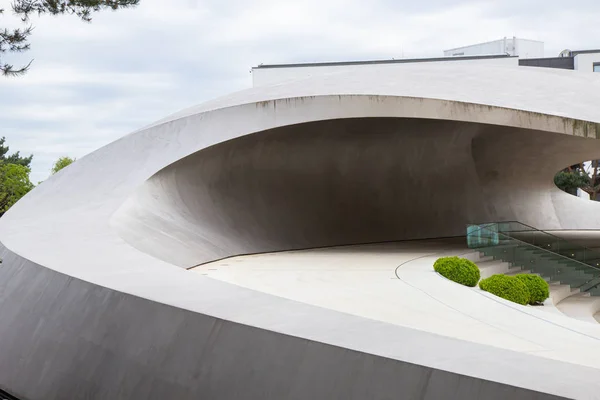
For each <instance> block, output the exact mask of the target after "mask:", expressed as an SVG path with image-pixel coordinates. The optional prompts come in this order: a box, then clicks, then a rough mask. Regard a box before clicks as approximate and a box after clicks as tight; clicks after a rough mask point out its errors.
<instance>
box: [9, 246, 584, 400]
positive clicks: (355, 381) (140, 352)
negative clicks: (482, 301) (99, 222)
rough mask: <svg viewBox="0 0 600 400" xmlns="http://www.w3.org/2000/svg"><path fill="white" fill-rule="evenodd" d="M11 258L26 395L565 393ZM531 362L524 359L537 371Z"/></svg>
mask: <svg viewBox="0 0 600 400" xmlns="http://www.w3.org/2000/svg"><path fill="white" fill-rule="evenodd" d="M0 255H1V256H2V259H3V263H2V267H1V268H0V313H1V314H2V318H0V354H2V357H0V388H1V389H4V390H6V391H8V392H9V393H11V394H13V395H15V396H18V397H19V398H21V399H23V400H37V399H39V400H63V399H111V400H121V399H123V400H129V399H148V400H151V399H156V400H162V399H177V400H188V399H223V400H225V399H226V400H234V399H244V400H270V399H272V400H280V399H289V400H293V399H297V400H303V399H322V400H335V399H339V400H347V399H356V400H362V399H366V398H368V399H374V400H378V399H381V400H383V399H392V398H398V397H401V398H405V399H431V400H435V399H439V398H442V397H443V398H445V399H456V400H459V399H460V400H462V399H477V398H486V399H498V400H501V399H505V398H511V399H519V400H540V399H559V398H561V397H558V396H552V395H548V394H543V393H539V392H535V391H532V390H527V389H523V388H519V387H514V386H510V385H507V384H502V383H497V382H490V381H486V380H484V379H479V378H474V377H469V376H464V375H460V374H455V373H451V372H447V371H444V370H440V369H436V368H430V367H424V366H420V365H415V364H412V363H409V362H402V361H399V360H393V359H389V358H385V357H380V356H375V355H372V354H367V353H365V352H360V351H353V350H350V349H347V348H343V347H339V346H333V345H330V344H325V343H320V342H317V341H313V340H306V339H303V338H300V337H294V336H288V335H284V334H280V333H277V332H274V331H269V330H263V329H257V328H254V327H251V326H248V325H242V324H237V323H234V322H231V321H226V320H221V319H218V318H214V317H212V316H209V315H203V314H199V313H193V312H190V311H185V310H182V309H178V308H174V307H169V306H166V305H164V304H160V303H156V302H151V301H148V300H145V299H141V298H139V297H135V296H131V295H128V294H125V293H121V292H117V291H114V290H110V289H107V288H105V287H100V286H97V285H93V284H90V283H87V282H84V281H81V280H78V279H73V278H72V277H70V276H67V275H63V274H60V273H56V272H54V271H52V270H49V269H47V268H44V267H42V266H39V265H36V264H34V263H32V262H30V261H28V260H25V259H23V258H21V257H19V256H17V255H15V254H13V253H11V252H9V251H7V250H6V249H4V248H3V249H2V250H1V251H0ZM222 286H223V287H222V289H224V288H226V287H227V286H231V285H222ZM246 292H251V291H246ZM271 297H272V296H271ZM277 302H281V303H283V305H284V306H285V308H286V309H287V313H288V316H291V317H296V318H299V319H300V320H302V319H304V318H305V317H302V315H305V316H306V315H307V311H311V309H312V311H313V312H316V313H317V314H319V313H323V315H322V317H323V318H324V319H323V324H322V325H323V326H327V325H329V323H328V322H327V321H328V320H330V321H332V322H333V323H337V324H341V326H344V325H345V324H344V323H343V322H342V321H340V320H337V318H336V317H335V316H336V315H338V314H339V313H333V312H327V311H321V310H318V309H317V308H316V307H308V309H306V307H303V306H302V305H299V304H298V303H294V302H291V301H286V300H283V299H280V298H276V297H272V299H271V306H275V305H276V303H277ZM299 306H300V307H301V308H304V311H303V312H297V311H298V307H299ZM275 314H277V312H275ZM314 315H316V314H314V313H313V316H314ZM282 316H283V315H282ZM346 329H351V328H350V327H346ZM379 329H380V330H386V329H385V328H384V327H383V326H381V324H379ZM389 333H390V334H392V335H394V336H393V337H394V340H395V343H398V340H400V343H403V345H405V346H415V347H417V348H418V347H420V346H423V345H425V346H428V347H427V349H428V351H431V352H435V351H437V352H441V351H457V352H461V353H462V354H463V355H464V354H469V353H470V352H471V351H474V350H477V346H475V348H474V347H471V346H470V345H469V344H468V343H466V342H461V341H458V340H451V339H445V340H442V341H441V342H440V341H439V338H438V337H437V335H432V334H427V333H424V332H418V331H412V330H410V329H406V328H400V327H397V329H394V332H389ZM400 338H403V339H400ZM436 342H437V344H435V343H436ZM388 347H396V344H394V343H389V345H388ZM479 347H481V349H480V351H479V352H478V356H477V358H476V359H475V360H473V362H483V361H484V360H489V361H492V362H491V364H496V363H495V362H494V361H493V360H496V359H501V358H502V355H503V354H504V355H507V354H510V353H511V352H507V351H501V350H494V349H491V352H490V349H489V348H488V347H486V346H479ZM434 349H437V350H434ZM523 357H525V358H522V359H520V358H519V357H517V358H515V359H514V362H515V363H519V364H521V365H525V364H527V363H528V361H527V359H526V356H523ZM545 362H546V363H548V364H547V365H550V366H554V364H556V367H557V368H559V370H560V369H561V368H562V369H564V368H565V367H564V366H561V365H563V364H560V363H555V362H553V361H551V360H548V361H545ZM534 365H537V364H534ZM540 367H541V368H544V367H542V366H541V365H540ZM495 368H497V369H502V368H503V367H502V366H501V365H496V366H495ZM589 370H590V371H588V372H586V371H583V370H581V371H580V372H583V373H589V372H591V369H589ZM564 373H566V370H565V371H564Z"/></svg>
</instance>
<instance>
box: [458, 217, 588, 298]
mask: <svg viewBox="0 0 600 400" xmlns="http://www.w3.org/2000/svg"><path fill="white" fill-rule="evenodd" d="M467 243H468V245H469V247H470V248H473V249H477V250H478V251H479V252H480V253H482V256H483V257H484V258H482V259H481V260H480V263H479V266H480V269H481V270H482V277H487V276H491V275H493V274H495V273H504V274H509V275H512V274H516V273H533V274H537V275H539V276H541V277H542V278H544V279H545V280H546V281H548V282H549V283H550V284H551V286H552V285H554V286H555V288H556V289H560V290H558V291H557V293H564V295H565V297H568V296H569V295H570V293H569V292H568V291H567V290H566V289H564V287H566V286H567V285H568V287H570V289H571V292H575V291H577V292H581V294H582V295H586V296H587V295H591V296H600V252H597V251H595V250H592V249H589V248H586V247H583V246H579V245H577V244H575V243H572V242H568V241H566V240H564V239H562V238H559V237H557V236H555V235H552V234H550V233H548V232H544V231H541V230H539V229H536V228H534V227H531V226H528V225H525V224H523V223H520V222H514V221H510V222H495V223H485V224H478V225H469V226H468V227H467ZM560 297H562V294H561V295H560ZM563 298H564V297H563ZM556 300H558V299H556ZM556 300H555V301H556ZM561 300H562V299H561ZM558 301H560V300H558Z"/></svg>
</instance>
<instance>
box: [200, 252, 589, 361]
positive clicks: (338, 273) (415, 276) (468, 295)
mask: <svg viewBox="0 0 600 400" xmlns="http://www.w3.org/2000/svg"><path fill="white" fill-rule="evenodd" d="M469 252H470V250H469V249H467V248H466V247H465V245H464V242H463V240H451V241H448V240H437V241H410V242H401V243H390V244H378V245H365V246H349V247H337V248H328V249H317V250H304V251H290V252H281V253H269V254H260V255H250V256H240V257H233V258H229V259H225V260H222V261H218V262H214V263H209V264H205V265H203V266H201V267H197V268H195V269H193V270H192V271H194V272H196V273H201V274H204V275H206V276H208V277H210V278H213V279H217V280H221V281H225V282H229V283H234V284H236V285H240V286H243V287H247V288H250V289H253V290H257V291H261V292H265V293H269V294H273V295H276V296H280V297H285V298H288V299H292V300H295V301H299V302H303V303H308V304H311V305H316V306H320V307H324V308H328V309H333V310H336V311H341V312H345V313H349V314H354V315H358V316H361V317H366V318H370V319H375V320H379V321H384V322H387V323H392V324H396V325H401V326H406V327H410V328H414V329H418V330H422V331H427V332H432V333H436V334H439V335H443V336H449V337H452V338H458V339H462V340H467V341H471V342H476V343H481V344H486V345H490V346H494V347H500V348H504V349H509V350H514V351H518V352H525V353H532V354H536V355H538V356H542V357H547V358H552V359H557V360H562V361H568V362H574V363H579V364H583V365H587V366H591V367H600V346H599V345H600V325H598V324H593V323H589V322H584V321H580V320H576V319H573V318H570V317H567V316H565V315H562V314H561V313H560V312H558V311H557V310H556V309H553V307H552V305H551V303H550V304H548V305H546V306H544V307H530V306H527V307H525V306H519V305H517V304H514V303H511V302H508V301H504V300H502V299H499V298H497V297H495V296H492V295H490V294H488V293H486V292H483V291H481V290H479V289H478V288H467V287H465V286H461V285H458V284H455V283H454V282H451V281H448V280H446V279H445V278H443V277H441V276H439V275H438V274H436V273H435V272H434V271H433V268H432V264H433V262H434V260H435V259H436V258H437V257H440V256H443V255H451V254H457V255H460V254H463V255H467V254H468V253H469ZM551 308H552V309H551ZM549 311H550V312H549Z"/></svg>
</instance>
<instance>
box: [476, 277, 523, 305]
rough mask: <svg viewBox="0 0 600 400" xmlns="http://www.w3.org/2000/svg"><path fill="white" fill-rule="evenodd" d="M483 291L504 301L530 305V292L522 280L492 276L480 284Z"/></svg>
mask: <svg viewBox="0 0 600 400" xmlns="http://www.w3.org/2000/svg"><path fill="white" fill-rule="evenodd" d="M479 287H480V288H481V290H485V291H486V292H490V293H491V294H495V295H496V296H498V297H502V298H503V299H506V300H510V301H513V302H515V303H518V304H522V305H525V304H527V303H529V290H528V289H527V286H526V285H525V284H524V283H523V281H522V280H521V279H517V278H515V277H514V276H506V275H492V276H490V277H489V278H486V279H482V280H481V282H479Z"/></svg>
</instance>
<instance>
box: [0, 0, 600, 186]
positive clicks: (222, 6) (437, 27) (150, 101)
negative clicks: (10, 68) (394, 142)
mask: <svg viewBox="0 0 600 400" xmlns="http://www.w3.org/2000/svg"><path fill="white" fill-rule="evenodd" d="M2 5H8V2H7V1H6V0H0V6H2ZM598 20H600V3H598V2H596V1H589V0H582V1H580V2H577V7H565V4H564V2H559V1H558V0H545V1H543V2H542V1H538V0H532V1H530V2H522V1H519V2H517V1H516V0H505V1H503V2H495V1H494V2H493V1H470V0H430V1H420V2H415V1H392V0H372V1H369V2H366V1H364V0H304V1H281V0H278V1H275V0H254V1H252V2H248V1H241V0H220V1H217V0H206V1H201V0H169V1H164V0H141V5H140V6H139V7H137V8H135V9H129V10H120V11H118V12H110V11H108V12H103V13H99V14H95V15H94V19H93V21H92V23H91V24H87V23H84V22H81V21H79V20H77V18H76V17H74V16H58V17H51V16H42V17H39V18H33V19H32V23H33V24H34V25H35V31H34V35H33V36H32V40H31V44H32V50H31V51H30V52H27V53H25V54H23V55H19V56H10V59H8V61H11V62H13V63H15V64H16V65H18V64H19V62H20V63H26V62H28V61H29V60H30V59H32V58H33V59H35V61H34V64H33V65H32V70H31V72H30V73H29V74H27V75H26V76H24V77H21V78H14V79H0V94H2V96H0V121H2V123H1V125H0V135H4V136H6V138H7V142H8V144H9V145H10V146H11V150H20V151H21V153H25V154H29V153H33V154H34V161H33V174H32V180H33V181H38V180H43V179H45V178H46V177H47V176H48V175H49V173H50V168H51V164H52V162H53V161H54V160H56V159H57V158H58V157H60V156H63V155H69V156H73V157H78V158H80V157H82V156H84V155H85V154H87V153H89V152H91V151H93V150H95V149H96V148H98V147H101V146H103V145H105V144H107V143H109V142H111V141H112V140H115V139H117V138H118V137H120V136H123V135H125V134H127V133H129V132H131V131H133V130H135V129H138V128H140V127H142V126H144V125H147V124H149V123H151V122H153V121H155V120H158V119H161V118H162V117H164V116H166V115H168V114H171V113H173V112H176V111H178V110H180V109H182V108H185V107H188V106H191V105H194V104H197V103H200V102H203V101H206V100H209V99H211V98H214V97H218V96H220V95H224V94H227V93H229V92H232V91H235V90H242V89H245V88H248V87H250V86H251V75H250V73H249V71H250V68H251V67H252V66H255V65H258V64H260V63H285V62H311V61H332V60H360V59H381V58H392V57H395V58H399V57H429V56H441V55H442V54H443V53H442V51H443V50H444V49H447V48H453V47H457V46H462V45H468V44H472V43H478V42H484V41H488V40H494V39H498V38H501V37H504V36H513V35H516V36H519V37H525V38H530V39H537V40H543V41H545V42H546V50H547V53H548V54H547V55H548V56H552V55H555V54H557V53H558V52H559V51H560V50H562V49H563V48H572V49H573V48H590V47H600V43H597V42H594V41H595V40H597V38H598V37H600V24H597V21H598ZM0 23H1V24H5V25H4V26H6V25H15V24H16V23H18V21H16V20H15V19H14V18H11V17H10V15H5V16H0Z"/></svg>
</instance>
